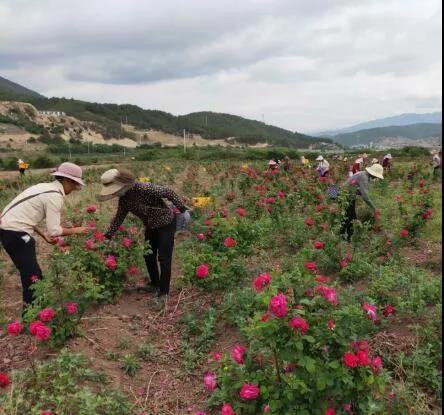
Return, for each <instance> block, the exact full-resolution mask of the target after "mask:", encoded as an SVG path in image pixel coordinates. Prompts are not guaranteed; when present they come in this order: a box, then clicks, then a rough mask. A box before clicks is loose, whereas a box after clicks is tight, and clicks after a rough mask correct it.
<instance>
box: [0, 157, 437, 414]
mask: <svg viewBox="0 0 444 415" xmlns="http://www.w3.org/2000/svg"><path fill="white" fill-rule="evenodd" d="M428 161H429V159H428V158H427V157H420V156H418V157H415V158H413V157H404V158H397V159H395V162H394V168H393V169H392V170H391V171H390V172H386V173H385V176H386V177H385V180H379V181H375V182H372V183H371V185H370V186H371V187H370V190H371V192H370V196H371V198H372V200H373V201H374V202H375V205H376V206H377V208H378V212H379V214H377V215H373V214H372V213H371V211H370V210H369V208H368V207H367V205H366V204H365V203H364V202H363V200H362V199H361V198H358V202H357V211H358V218H359V219H358V220H357V221H355V223H354V234H353V237H352V240H351V242H350V243H347V242H346V241H345V240H344V239H343V237H342V236H341V234H340V228H341V224H342V221H343V218H344V211H345V206H346V204H347V200H348V196H349V195H348V193H349V192H350V191H354V189H353V188H352V189H347V188H346V187H344V186H340V193H339V197H338V198H337V199H331V198H329V196H328V193H327V189H328V188H329V186H331V184H332V183H336V182H337V183H338V184H339V185H341V184H342V182H343V181H344V180H345V179H346V177H347V172H348V165H347V164H346V163H343V162H341V161H333V162H331V167H332V168H331V176H330V178H329V179H320V178H319V176H318V174H317V172H316V171H315V170H314V169H313V168H303V167H302V166H300V164H298V163H295V164H294V166H293V168H292V170H290V171H289V172H285V171H280V172H277V173H271V172H269V171H266V170H265V168H266V161H265V160H262V161H258V160H255V161H253V160H245V161H233V160H217V161H194V160H174V161H172V160H166V161H146V162H142V161H133V162H129V163H127V164H125V167H127V168H128V169H130V170H131V171H133V172H134V173H135V174H136V175H137V177H140V178H143V180H142V181H153V182H154V183H156V184H160V185H165V186H168V187H171V188H172V189H174V190H175V191H176V192H177V193H178V194H179V195H181V196H183V197H184V200H185V203H186V204H187V206H190V207H191V206H193V205H194V207H193V212H192V221H191V224H190V227H189V229H188V230H187V231H184V232H180V233H177V234H176V242H175V252H174V261H173V277H172V278H173V281H172V292H171V294H170V295H169V297H168V300H167V303H166V305H165V307H163V305H162V304H161V303H160V302H159V301H157V299H156V297H155V296H154V295H153V294H150V293H147V292H146V291H144V290H143V287H144V285H145V281H146V279H147V271H146V267H145V263H144V260H143V254H144V252H147V250H149V246H147V245H146V244H145V242H144V239H143V236H144V229H143V226H142V224H141V223H140V222H139V221H138V219H136V218H134V217H131V216H128V217H127V219H126V220H125V222H124V224H123V225H122V226H121V227H120V228H119V230H118V232H117V235H116V237H115V238H114V239H112V240H111V241H108V240H107V239H105V237H104V233H105V231H106V229H107V226H108V224H109V222H110V220H111V219H112V217H113V215H114V213H115V210H116V202H115V201H113V202H106V203H99V202H97V199H96V195H97V194H98V192H99V189H100V186H99V177H100V175H101V174H102V173H103V172H104V171H105V170H106V168H105V167H95V168H94V167H91V168H88V169H86V170H85V178H86V182H87V186H86V187H85V188H83V189H82V190H81V191H80V192H77V193H75V194H72V195H70V196H68V197H66V199H65V210H64V218H63V219H64V221H65V223H66V224H67V226H69V224H73V225H84V226H87V227H88V228H89V229H90V232H89V233H88V234H86V235H84V236H72V237H65V238H60V239H59V241H58V243H57V245H55V246H52V245H49V244H47V243H46V242H44V241H43V240H42V239H41V238H38V256H39V261H40V265H41V266H42V269H43V278H42V279H40V280H39V279H38V278H36V279H35V282H34V284H33V289H34V292H35V294H36V296H37V300H36V301H35V303H34V305H33V307H32V308H30V309H29V310H28V311H27V312H26V313H25V315H24V316H23V318H22V315H21V307H22V304H21V285H20V278H19V276H18V272H17V271H16V269H15V268H14V266H13V264H12V263H11V261H10V259H9V257H8V256H7V255H6V254H5V253H4V252H3V251H2V248H1V246H0V415H28V414H33V415H36V414H38V415H43V414H46V415H49V414H51V415H94V414H104V415H105V414H106V415H119V414H128V415H142V414H144V415H205V414H206V415H215V414H218V415H220V414H222V415H234V414H236V415H253V414H262V413H268V414H274V415H296V414H297V415H304V414H305V415H310V414H314V415H316V414H326V415H332V414H337V415H339V414H355V415H356V414H400V415H401V414H402V415H404V414H438V413H441V406H442V403H441V392H442V383H441V370H442V367H441V366H442V360H441V359H442V357H441V323H442V320H441V313H442V311H441V265H442V262H441V253H442V243H441V227H442V222H441V218H442V215H441V208H442V205H441V196H442V191H441V178H433V177H431V175H430V166H429V164H428ZM49 180H50V179H49V176H48V175H47V174H45V173H39V174H35V175H32V174H31V175H28V176H25V178H23V179H20V178H18V177H17V178H12V177H10V178H8V179H4V180H1V179H0V189H1V190H0V208H3V207H4V206H5V205H6V204H7V203H8V202H9V201H10V200H12V198H13V197H15V196H16V195H17V194H18V193H19V191H21V190H23V189H24V188H26V187H28V186H30V185H31V184H35V183H38V182H41V181H49ZM195 198H200V199H197V200H196V199H195ZM0 210H1V209H0Z"/></svg>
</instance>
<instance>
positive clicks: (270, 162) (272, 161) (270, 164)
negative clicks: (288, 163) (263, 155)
mask: <svg viewBox="0 0 444 415" xmlns="http://www.w3.org/2000/svg"><path fill="white" fill-rule="evenodd" d="M276 164H277V163H276V162H275V161H274V160H270V161H269V162H268V165H269V166H275V165H276Z"/></svg>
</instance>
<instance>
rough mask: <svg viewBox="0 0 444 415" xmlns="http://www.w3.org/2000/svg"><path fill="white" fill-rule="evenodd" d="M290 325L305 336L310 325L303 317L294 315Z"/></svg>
mask: <svg viewBox="0 0 444 415" xmlns="http://www.w3.org/2000/svg"><path fill="white" fill-rule="evenodd" d="M290 327H291V328H292V329H294V330H295V331H298V332H299V333H300V334H301V336H305V334H306V333H307V330H308V329H309V328H310V325H309V324H308V323H307V322H306V321H305V320H304V319H303V318H302V317H293V318H292V319H291V320H290Z"/></svg>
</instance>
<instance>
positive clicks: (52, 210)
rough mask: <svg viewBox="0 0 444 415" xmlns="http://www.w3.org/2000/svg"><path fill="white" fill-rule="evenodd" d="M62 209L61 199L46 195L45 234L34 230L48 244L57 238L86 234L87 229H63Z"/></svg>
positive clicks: (81, 227)
mask: <svg viewBox="0 0 444 415" xmlns="http://www.w3.org/2000/svg"><path fill="white" fill-rule="evenodd" d="M62 208H63V197H62V196H55V197H54V195H51V196H50V195H47V197H46V204H45V213H46V229H47V231H48V233H47V234H45V233H43V232H42V231H41V230H40V229H38V228H34V230H35V231H36V232H37V233H38V234H39V235H40V236H41V237H42V238H43V239H45V241H47V242H48V243H52V240H53V238H55V237H57V236H69V235H79V234H82V233H86V232H87V228H85V227H83V226H78V227H75V228H64V227H62V225H61V213H60V212H61V211H62Z"/></svg>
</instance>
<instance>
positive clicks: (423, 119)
mask: <svg viewBox="0 0 444 415" xmlns="http://www.w3.org/2000/svg"><path fill="white" fill-rule="evenodd" d="M424 123H427V124H441V123H442V112H432V113H426V114H414V113H412V114H401V115H395V116H394V117H387V118H380V119H376V120H373V121H367V122H363V123H360V124H356V125H353V126H351V127H347V128H341V129H338V130H330V131H319V132H316V133H313V134H315V135H316V136H318V137H332V136H335V135H338V134H345V133H353V132H355V131H360V130H368V129H371V128H380V127H391V126H405V125H412V124H424Z"/></svg>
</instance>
